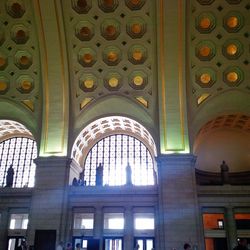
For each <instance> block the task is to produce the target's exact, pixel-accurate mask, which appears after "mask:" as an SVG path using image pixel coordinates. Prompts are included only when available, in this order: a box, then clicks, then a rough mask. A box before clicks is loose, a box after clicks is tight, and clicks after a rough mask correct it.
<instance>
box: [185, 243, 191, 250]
mask: <svg viewBox="0 0 250 250" xmlns="http://www.w3.org/2000/svg"><path fill="white" fill-rule="evenodd" d="M183 249H184V250H191V246H190V245H189V244H188V243H185V244H184V246H183Z"/></svg>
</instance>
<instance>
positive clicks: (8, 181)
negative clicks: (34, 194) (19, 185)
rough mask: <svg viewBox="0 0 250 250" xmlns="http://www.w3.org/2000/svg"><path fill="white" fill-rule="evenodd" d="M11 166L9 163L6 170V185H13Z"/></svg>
mask: <svg viewBox="0 0 250 250" xmlns="http://www.w3.org/2000/svg"><path fill="white" fill-rule="evenodd" d="M12 166H13V165H12V164H11V165H10V167H9V168H8V170H7V175H6V187H12V185H13V177H14V169H13V167H12Z"/></svg>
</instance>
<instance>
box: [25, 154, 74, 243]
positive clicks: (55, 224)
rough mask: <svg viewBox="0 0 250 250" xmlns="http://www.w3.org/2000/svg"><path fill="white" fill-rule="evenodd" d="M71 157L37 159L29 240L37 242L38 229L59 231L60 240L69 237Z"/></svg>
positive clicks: (29, 241) (58, 237)
mask: <svg viewBox="0 0 250 250" xmlns="http://www.w3.org/2000/svg"><path fill="white" fill-rule="evenodd" d="M70 162H71V159H69V158H67V157H41V158H37V159H36V160H35V163H36V165H37V169H36V171H37V172H36V182H35V188H34V190H33V196H32V202H31V209H30V222H29V225H30V226H29V235H28V243H29V244H30V245H33V244H34V237H35V230H38V229H39V230H56V231H57V241H59V240H62V239H63V238H64V237H65V235H64V234H65V227H66V224H65V223H66V222H65V218H66V214H67V209H68V207H67V204H68V202H67V197H68V195H67V186H68V178H69V165H70Z"/></svg>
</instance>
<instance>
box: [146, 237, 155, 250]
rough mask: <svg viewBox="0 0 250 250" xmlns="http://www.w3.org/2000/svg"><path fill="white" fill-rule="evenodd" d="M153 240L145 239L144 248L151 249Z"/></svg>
mask: <svg viewBox="0 0 250 250" xmlns="http://www.w3.org/2000/svg"><path fill="white" fill-rule="evenodd" d="M153 246H154V245H153V240H152V239H146V250H152V249H153Z"/></svg>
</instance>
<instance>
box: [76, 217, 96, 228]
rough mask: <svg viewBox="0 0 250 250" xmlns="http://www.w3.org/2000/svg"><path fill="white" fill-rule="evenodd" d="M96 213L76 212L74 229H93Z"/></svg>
mask: <svg viewBox="0 0 250 250" xmlns="http://www.w3.org/2000/svg"><path fill="white" fill-rule="evenodd" d="M93 228H94V214H93V213H76V214H75V215H74V229H93Z"/></svg>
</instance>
